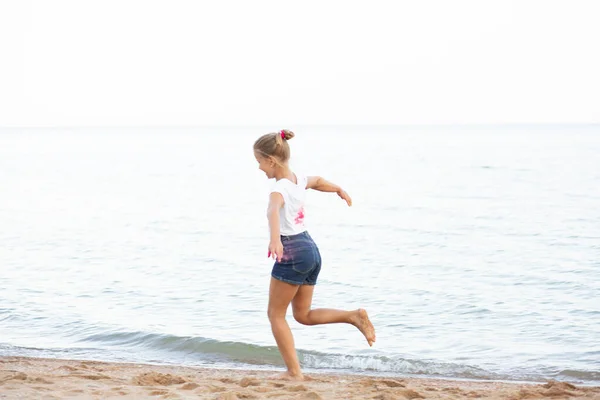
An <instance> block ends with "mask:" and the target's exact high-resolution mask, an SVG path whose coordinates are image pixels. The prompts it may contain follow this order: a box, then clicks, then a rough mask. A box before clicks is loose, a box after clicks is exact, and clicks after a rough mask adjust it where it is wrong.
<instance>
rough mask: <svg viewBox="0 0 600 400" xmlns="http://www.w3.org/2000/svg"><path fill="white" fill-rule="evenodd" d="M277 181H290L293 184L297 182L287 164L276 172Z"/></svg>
mask: <svg viewBox="0 0 600 400" xmlns="http://www.w3.org/2000/svg"><path fill="white" fill-rule="evenodd" d="M275 179H276V180H280V179H289V180H290V181H292V182H294V180H295V178H294V173H293V172H292V170H291V169H290V167H289V166H288V165H287V164H285V165H282V166H281V167H279V168H277V169H276V170H275Z"/></svg>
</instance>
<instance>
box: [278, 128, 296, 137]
mask: <svg viewBox="0 0 600 400" xmlns="http://www.w3.org/2000/svg"><path fill="white" fill-rule="evenodd" d="M281 134H282V135H281V138H282V139H285V140H290V139H291V138H293V137H294V136H296V135H294V132H292V131H290V130H287V129H282V130H281Z"/></svg>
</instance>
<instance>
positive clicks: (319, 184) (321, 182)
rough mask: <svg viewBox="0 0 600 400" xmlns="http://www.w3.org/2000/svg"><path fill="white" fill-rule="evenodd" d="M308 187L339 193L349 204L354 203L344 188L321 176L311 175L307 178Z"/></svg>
mask: <svg viewBox="0 0 600 400" xmlns="http://www.w3.org/2000/svg"><path fill="white" fill-rule="evenodd" d="M306 188H307V189H314V190H318V191H319V192H330V193H332V192H333V193H337V195H338V196H340V197H341V198H342V199H343V200H345V201H346V203H348V205H349V206H351V205H352V199H351V198H350V196H349V195H348V193H346V191H345V190H344V189H342V188H341V187H340V186H338V185H336V184H335V183H332V182H329V181H328V180H326V179H324V178H322V177H320V176H309V177H308V178H307V183H306Z"/></svg>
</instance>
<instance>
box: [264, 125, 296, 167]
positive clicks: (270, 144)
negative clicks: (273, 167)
mask: <svg viewBox="0 0 600 400" xmlns="http://www.w3.org/2000/svg"><path fill="white" fill-rule="evenodd" d="M294 136H295V135H294V132H292V131H289V130H287V129H282V130H280V131H279V132H275V133H267V134H265V135H262V136H261V137H259V138H258V139H257V140H256V142H254V151H256V152H258V153H260V154H262V155H263V156H265V157H274V158H275V159H276V160H277V161H279V162H282V163H284V162H286V161H288V160H289V159H290V145H289V144H288V142H287V141H288V140H290V139H291V138H293V137H294Z"/></svg>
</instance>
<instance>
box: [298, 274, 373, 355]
mask: <svg viewBox="0 0 600 400" xmlns="http://www.w3.org/2000/svg"><path fill="white" fill-rule="evenodd" d="M314 290H315V286H314V285H301V286H300V287H299V288H298V291H297V292H296V295H295V296H294V298H293V300H292V309H293V311H294V318H295V319H296V321H298V322H299V323H301V324H303V325H322V324H335V323H347V324H351V325H354V326H355V327H357V328H358V329H359V330H360V332H361V333H362V334H363V335H364V336H365V339H367V343H369V346H373V343H374V342H375V339H376V337H375V328H374V327H373V324H372V323H371V321H370V320H369V315H368V314H367V312H366V311H365V310H363V309H362V308H359V309H358V310H354V311H344V310H335V309H331V308H317V309H315V310H311V305H312V298H313V292H314Z"/></svg>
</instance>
